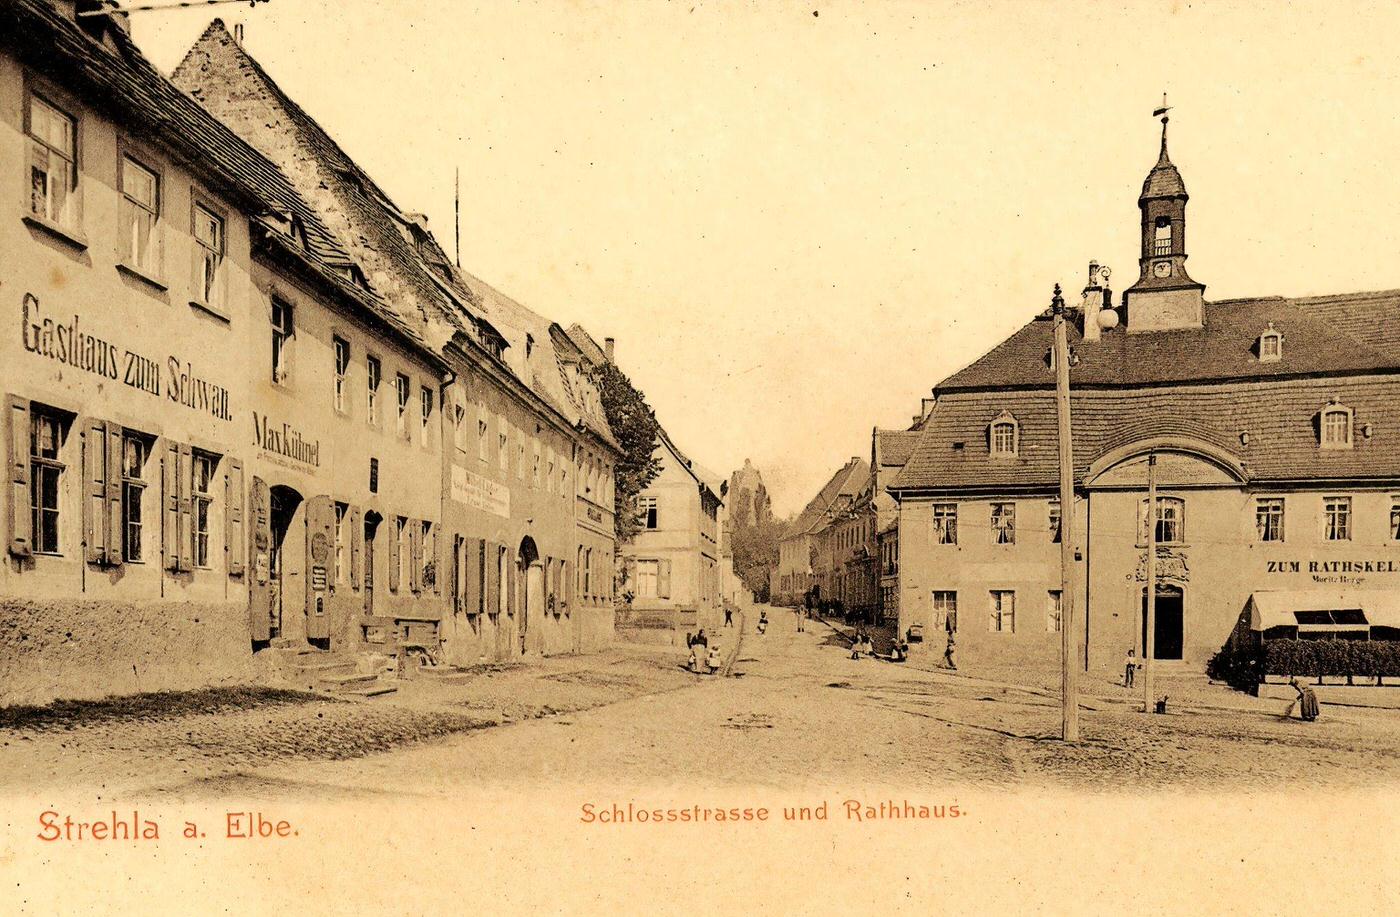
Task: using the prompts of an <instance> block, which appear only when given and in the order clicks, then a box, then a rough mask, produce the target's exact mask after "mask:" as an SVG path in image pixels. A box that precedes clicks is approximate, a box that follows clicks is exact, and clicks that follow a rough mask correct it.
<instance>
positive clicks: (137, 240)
mask: <svg viewBox="0 0 1400 917" xmlns="http://www.w3.org/2000/svg"><path fill="white" fill-rule="evenodd" d="M121 182H122V201H121V211H122V212H121V221H122V222H121V231H122V258H123V260H125V261H126V263H127V264H129V265H131V266H132V267H135V268H140V269H141V270H142V271H144V272H146V273H147V274H152V275H154V274H155V273H156V272H157V271H158V270H159V269H160V233H159V231H158V229H157V225H156V224H157V223H158V222H159V220H160V176H159V175H157V174H156V173H155V172H154V171H152V170H150V169H148V168H146V167H145V166H143V165H141V163H139V162H137V161H136V160H134V159H132V158H131V157H130V156H123V157H122V162H121Z"/></svg>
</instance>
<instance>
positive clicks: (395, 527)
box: [389, 519, 403, 592]
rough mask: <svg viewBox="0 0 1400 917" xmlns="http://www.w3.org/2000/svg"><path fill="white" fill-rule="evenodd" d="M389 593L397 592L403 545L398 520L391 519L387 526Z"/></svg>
mask: <svg viewBox="0 0 1400 917" xmlns="http://www.w3.org/2000/svg"><path fill="white" fill-rule="evenodd" d="M389 538H390V541H389V591H390V592H398V591H399V574H400V573H401V572H402V567H403V563H402V555H403V545H401V544H400V543H399V542H400V540H401V539H400V536H399V520H398V519H391V522H390V526H389Z"/></svg>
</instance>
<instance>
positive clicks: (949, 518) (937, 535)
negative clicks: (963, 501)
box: [933, 503, 958, 544]
mask: <svg viewBox="0 0 1400 917" xmlns="http://www.w3.org/2000/svg"><path fill="white" fill-rule="evenodd" d="M933 543H934V544H957V543H958V504H956V503H935V504H933Z"/></svg>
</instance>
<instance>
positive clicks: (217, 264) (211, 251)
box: [194, 204, 225, 306]
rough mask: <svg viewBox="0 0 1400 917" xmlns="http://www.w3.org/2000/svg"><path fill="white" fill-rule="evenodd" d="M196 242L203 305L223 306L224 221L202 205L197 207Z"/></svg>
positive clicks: (195, 219)
mask: <svg viewBox="0 0 1400 917" xmlns="http://www.w3.org/2000/svg"><path fill="white" fill-rule="evenodd" d="M194 241H195V258H196V264H197V265H198V271H199V294H200V297H201V298H200V301H201V302H203V303H205V304H207V305H211V306H221V305H223V299H224V293H223V283H222V282H221V277H220V275H221V273H222V271H223V265H224V247H225V243H224V220H223V217H221V216H219V215H218V214H216V213H214V212H213V211H212V210H210V209H208V208H207V207H204V206H203V205H201V204H195V205H194Z"/></svg>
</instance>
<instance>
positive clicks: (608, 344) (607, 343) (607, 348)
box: [603, 338, 617, 363]
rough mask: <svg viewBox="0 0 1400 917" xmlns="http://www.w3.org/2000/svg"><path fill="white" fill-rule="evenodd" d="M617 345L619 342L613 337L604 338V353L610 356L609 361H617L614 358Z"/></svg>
mask: <svg viewBox="0 0 1400 917" xmlns="http://www.w3.org/2000/svg"><path fill="white" fill-rule="evenodd" d="M616 346H617V342H616V341H614V340H613V339H612V338H603V355H604V356H606V357H607V358H608V362H609V363H613V362H616V361H615V360H613V350H614V349H615V348H616Z"/></svg>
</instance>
